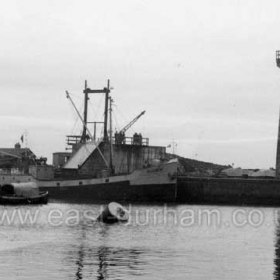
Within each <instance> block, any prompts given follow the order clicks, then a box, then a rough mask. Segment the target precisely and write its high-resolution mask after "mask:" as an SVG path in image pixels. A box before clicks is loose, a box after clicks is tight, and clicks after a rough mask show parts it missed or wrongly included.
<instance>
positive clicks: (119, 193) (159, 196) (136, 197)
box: [40, 181, 177, 203]
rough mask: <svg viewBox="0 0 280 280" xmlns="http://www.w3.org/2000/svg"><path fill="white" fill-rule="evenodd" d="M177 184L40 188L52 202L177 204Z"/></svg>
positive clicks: (116, 183)
mask: <svg viewBox="0 0 280 280" xmlns="http://www.w3.org/2000/svg"><path fill="white" fill-rule="evenodd" d="M176 187H177V186H176V184H172V183H171V184H164V185H163V184H154V185H133V186H131V185H130V184H129V182H128V181H123V182H114V183H105V184H95V185H87V186H83V187H81V186H71V187H62V188H59V187H56V188H52V187H40V190H44V191H48V192H49V194H50V201H53V202H72V203H98V202H102V203H103V202H104V203H109V202H111V201H118V202H128V203H129V202H139V203H147V202H164V203H165V202H175V201H176V197H175V193H176Z"/></svg>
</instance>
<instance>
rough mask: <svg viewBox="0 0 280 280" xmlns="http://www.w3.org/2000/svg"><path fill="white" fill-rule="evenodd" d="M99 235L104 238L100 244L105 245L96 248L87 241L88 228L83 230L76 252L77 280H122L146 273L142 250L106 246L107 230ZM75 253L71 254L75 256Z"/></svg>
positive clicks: (103, 230)
mask: <svg viewBox="0 0 280 280" xmlns="http://www.w3.org/2000/svg"><path fill="white" fill-rule="evenodd" d="M99 235H101V236H102V237H103V238H104V239H103V240H100V241H101V242H100V243H103V244H104V245H101V244H100V245H99V246H96V245H97V244H95V246H94V247H92V246H91V245H90V244H91V242H90V240H87V236H86V228H83V229H82V238H81V239H80V242H81V243H80V246H79V247H78V250H76V254H77V255H76V256H77V257H76V261H75V263H76V271H75V279H76V280H81V279H88V278H89V277H90V278H93V276H94V275H95V276H96V279H98V280H104V279H109V278H110V279H120V278H121V277H125V276H127V275H142V274H143V273H144V269H143V266H144V265H145V262H144V261H143V260H141V255H142V254H143V253H144V251H143V250H142V249H138V248H129V249H128V248H123V247H112V246H107V245H105V244H106V243H107V237H108V236H109V234H108V230H107V229H106V228H103V229H102V230H101V231H99ZM74 251H75V250H71V251H70V252H71V253H72V254H73V252H74ZM72 260H73V259H72Z"/></svg>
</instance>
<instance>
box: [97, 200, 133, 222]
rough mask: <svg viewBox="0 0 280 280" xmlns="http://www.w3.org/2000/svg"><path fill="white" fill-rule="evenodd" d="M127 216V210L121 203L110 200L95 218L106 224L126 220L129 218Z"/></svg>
mask: <svg viewBox="0 0 280 280" xmlns="http://www.w3.org/2000/svg"><path fill="white" fill-rule="evenodd" d="M128 216H129V213H128V211H127V210H126V209H125V208H124V207H123V206H122V205H120V204H119V203H117V202H111V203H109V204H108V205H107V206H106V208H105V209H104V211H103V212H102V213H101V214H100V216H99V217H98V218H97V221H98V222H103V223H106V224H113V223H117V222H127V221H128V218H129V217H128Z"/></svg>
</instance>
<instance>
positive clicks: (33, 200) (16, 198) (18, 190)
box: [0, 182, 49, 204]
mask: <svg viewBox="0 0 280 280" xmlns="http://www.w3.org/2000/svg"><path fill="white" fill-rule="evenodd" d="M48 196H49V194H48V192H47V191H45V192H40V191H39V188H38V186H37V184H36V183H35V182H28V183H10V184H5V185H3V186H1V188H0V204H47V203H48Z"/></svg>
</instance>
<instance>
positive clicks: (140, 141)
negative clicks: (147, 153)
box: [113, 137, 149, 146]
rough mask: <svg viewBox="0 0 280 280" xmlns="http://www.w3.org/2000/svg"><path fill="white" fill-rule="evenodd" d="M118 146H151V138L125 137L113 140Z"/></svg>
mask: <svg viewBox="0 0 280 280" xmlns="http://www.w3.org/2000/svg"><path fill="white" fill-rule="evenodd" d="M113 143H114V144H116V145H134V146H149V138H135V137H124V138H122V139H121V141H120V139H116V138H113Z"/></svg>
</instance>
